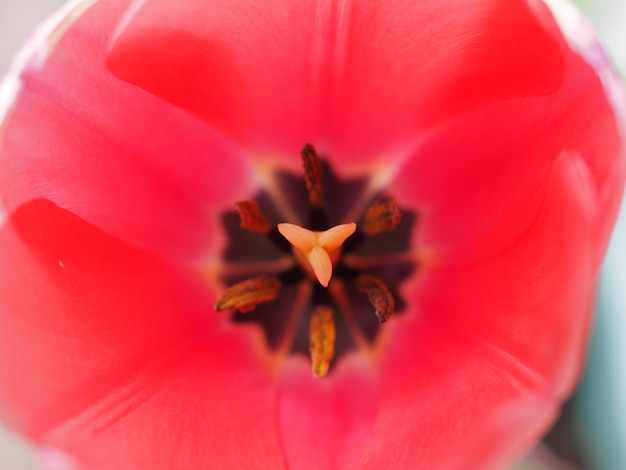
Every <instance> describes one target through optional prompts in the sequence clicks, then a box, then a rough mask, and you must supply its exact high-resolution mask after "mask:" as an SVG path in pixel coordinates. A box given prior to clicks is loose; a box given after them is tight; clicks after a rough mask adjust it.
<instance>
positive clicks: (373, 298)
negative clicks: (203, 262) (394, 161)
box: [215, 144, 417, 377]
mask: <svg viewBox="0 0 626 470" xmlns="http://www.w3.org/2000/svg"><path fill="white" fill-rule="evenodd" d="M301 156H302V163H303V169H304V181H303V178H302V176H296V175H292V174H290V173H286V172H282V171H279V172H277V173H276V175H275V176H276V182H277V186H278V187H279V188H280V192H281V195H282V196H283V197H284V201H285V202H287V203H288V204H289V205H290V209H292V212H293V213H295V214H298V215H300V216H301V217H303V219H302V220H298V221H290V222H286V219H285V215H284V214H282V213H281V210H279V204H277V203H276V201H275V198H272V197H270V196H269V194H268V193H266V192H261V193H259V194H257V195H256V196H255V197H254V198H252V199H247V200H242V201H238V202H237V203H236V204H235V209H236V210H235V211H232V212H228V213H226V214H224V215H223V217H222V221H223V224H224V227H225V229H226V232H227V234H228V246H227V247H226V250H225V251H224V253H223V266H224V269H223V272H222V275H221V281H222V282H223V283H224V284H225V285H227V286H229V287H228V288H227V289H226V290H225V292H224V293H223V294H222V295H221V296H220V298H219V299H218V301H217V304H216V306H215V309H216V310H218V311H222V310H227V311H233V314H232V317H231V318H232V320H233V321H235V322H255V323H258V324H259V325H260V326H261V327H262V328H263V330H264V332H265V337H266V339H267V344H268V347H269V348H270V349H271V350H273V351H276V352H277V353H285V352H288V353H305V354H308V355H309V357H310V359H311V364H312V372H313V375H315V376H316V377H322V376H325V375H326V374H327V373H328V371H329V369H330V366H331V362H333V360H335V361H336V360H337V359H338V358H339V357H340V356H341V355H343V354H345V353H347V352H350V351H352V350H355V349H358V350H361V351H364V352H365V351H367V350H369V349H371V348H372V347H373V345H374V341H375V339H376V334H377V332H378V330H379V328H380V325H381V324H383V323H384V322H386V321H387V320H389V319H390V318H391V316H392V314H394V313H398V312H401V311H402V310H403V309H404V302H403V301H402V299H401V298H400V296H399V292H398V289H399V286H400V284H401V283H402V281H404V280H405V279H406V278H407V277H409V276H410V275H411V274H412V273H413V271H414V270H415V268H416V266H415V262H414V261H413V260H412V257H411V256H410V251H411V247H410V235H411V231H412V229H413V226H414V225H415V222H416V220H417V218H416V216H415V215H414V214H413V213H411V212H409V211H406V210H400V208H399V207H398V204H397V203H396V201H395V198H394V197H393V196H392V195H391V194H389V193H378V194H375V195H374V196H373V197H371V196H369V197H368V191H367V189H368V182H369V181H368V179H367V178H360V179H351V180H345V181H344V180H340V179H339V178H337V177H336V176H335V174H334V172H333V171H332V168H331V167H330V166H329V165H328V164H327V163H326V162H324V161H323V160H321V159H320V158H319V157H318V155H317V153H316V151H315V149H314V147H313V146H312V145H310V144H306V145H305V146H304V148H303V149H302V151H301ZM368 199H369V200H368ZM283 212H284V211H283ZM351 214H356V218H355V221H350V220H346V217H350V215H351ZM292 222H293V223H292ZM295 222H298V223H295Z"/></svg>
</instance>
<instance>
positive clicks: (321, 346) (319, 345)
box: [309, 306, 335, 377]
mask: <svg viewBox="0 0 626 470" xmlns="http://www.w3.org/2000/svg"><path fill="white" fill-rule="evenodd" d="M309 340H310V345H309V353H310V354H311V363H312V364H311V368H312V370H313V375H314V376H315V377H324V376H325V375H326V374H327V373H328V368H329V367H330V361H332V359H333V356H334V355H335V321H334V320H333V311H332V310H331V309H330V308H328V307H325V306H320V307H316V308H315V310H314V311H313V314H312V315H311V321H310V323H309Z"/></svg>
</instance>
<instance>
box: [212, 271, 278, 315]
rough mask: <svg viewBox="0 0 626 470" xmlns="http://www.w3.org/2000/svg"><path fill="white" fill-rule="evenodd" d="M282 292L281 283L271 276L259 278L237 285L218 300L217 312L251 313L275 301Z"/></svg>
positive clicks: (227, 290)
mask: <svg viewBox="0 0 626 470" xmlns="http://www.w3.org/2000/svg"><path fill="white" fill-rule="evenodd" d="M279 290H280V281H279V280H278V279H276V278H273V277H269V276H259V277H255V278H252V279H248V280H246V281H243V282H240V283H238V284H235V285H234V286H231V287H229V288H228V289H226V292H224V293H223V294H222V296H221V297H220V298H219V299H218V300H217V304H216V305H215V310H218V311H221V310H233V309H237V310H239V311H240V312H244V313H245V312H250V311H252V310H254V308H255V307H256V306H257V305H258V304H260V303H263V302H269V301H271V300H274V299H275V298H276V297H277V296H278V291H279Z"/></svg>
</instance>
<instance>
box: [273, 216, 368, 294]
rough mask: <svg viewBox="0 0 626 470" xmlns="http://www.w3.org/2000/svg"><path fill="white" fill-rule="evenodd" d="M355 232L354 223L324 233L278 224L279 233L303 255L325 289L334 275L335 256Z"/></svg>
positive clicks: (338, 226) (292, 225) (297, 226)
mask: <svg viewBox="0 0 626 470" xmlns="http://www.w3.org/2000/svg"><path fill="white" fill-rule="evenodd" d="M355 230H356V224H355V223H354V222H352V223H349V224H341V225H337V226H335V227H332V228H329V229H328V230H326V231H324V232H313V231H311V230H307V229H305V228H302V227H300V226H299V225H294V224H287V223H283V224H278V231H279V232H280V233H281V235H282V236H283V237H285V238H286V239H287V240H288V241H289V243H291V244H292V245H293V246H294V248H296V249H297V250H298V251H299V252H300V253H302V255H303V256H304V258H305V259H306V261H307V262H308V264H309V265H310V267H311V269H312V270H313V274H315V277H316V278H317V280H318V281H319V283H320V284H321V285H323V286H324V287H328V283H329V282H330V278H331V277H332V275H333V254H334V253H335V252H336V251H337V250H338V249H339V248H340V247H341V245H343V242H345V241H346V239H347V238H348V237H349V236H350V235H352V234H353V233H354V231H355Z"/></svg>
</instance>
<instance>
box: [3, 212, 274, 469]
mask: <svg viewBox="0 0 626 470" xmlns="http://www.w3.org/2000/svg"><path fill="white" fill-rule="evenodd" d="M0 250H1V253H0V256H1V258H2V259H3V263H2V264H0V344H2V351H3V353H2V354H1V355H0V376H2V381H0V413H2V416H3V417H4V418H5V419H6V420H7V421H8V422H9V423H10V424H12V425H13V426H15V427H17V428H18V429H20V430H21V431H22V432H26V433H28V434H29V435H30V436H31V437H33V438H35V439H36V440H44V441H45V442H46V443H47V445H53V446H57V447H59V448H61V449H62V450H65V451H69V452H70V453H71V454H72V455H73V457H74V458H76V459H77V460H78V461H79V462H80V463H81V464H82V465H84V468H90V469H91V468H92V469H111V468H120V469H128V470H131V469H133V470H136V469H138V468H202V467H203V466H204V465H206V463H207V462H211V463H212V464H215V465H216V466H217V467H220V468H235V467H240V466H245V464H246V462H249V460H248V459H249V457H250V454H247V453H244V454H242V453H241V452H239V448H240V446H241V445H242V443H245V445H246V448H247V449H248V451H249V452H252V453H254V455H255V456H256V457H258V458H259V459H261V461H263V462H267V464H268V465H269V466H270V467H271V468H280V467H281V466H282V462H283V461H282V452H281V450H280V447H279V444H278V440H277V437H276V434H275V431H274V428H275V426H274V419H273V417H272V415H271V414H270V413H267V410H268V409H270V408H271V407H272V403H273V399H274V396H273V394H272V393H271V390H273V388H274V385H273V383H272V381H271V380H270V376H269V374H268V369H267V367H265V366H264V365H263V364H262V363H261V362H260V361H259V358H260V356H259V354H258V351H257V347H258V341H259V340H260V338H259V337H258V336H256V335H252V334H246V333H244V332H243V331H242V330H239V332H238V333H236V334H234V333H233V332H232V330H231V329H229V328H228V327H226V326H223V325H220V323H221V322H220V321H218V318H219V317H217V316H216V313H215V312H214V311H213V308H212V305H213V302H214V301H215V297H214V296H213V295H212V294H209V293H208V292H207V290H206V288H205V286H204V284H203V283H202V282H200V279H199V278H198V276H196V275H194V274H193V273H191V272H187V271H184V270H181V269H179V268H176V267H174V266H173V265H171V264H169V263H167V262H163V261H160V260H158V259H156V258H154V257H151V256H148V255H145V254H142V253H140V252H138V251H137V250H135V249H133V248H130V247H129V246H127V245H125V244H123V243H121V242H119V241H117V240H115V239H113V238H112V237H110V236H108V235H106V234H104V233H102V232H101V231H99V230H97V229H96V228H94V227H93V226H90V225H88V224H86V223H85V222H83V221H82V220H80V219H78V218H77V217H76V216H74V215H72V214H70V213H68V212H67V211H64V210H62V209H60V208H58V207H57V206H54V205H53V204H52V203H50V202H47V201H33V202H31V203H28V204H26V205H25V206H23V207H22V208H20V209H19V210H18V211H16V213H15V214H14V215H13V217H11V219H10V220H9V221H8V222H7V223H6V224H5V225H4V227H3V229H2V231H0ZM26 284H27V285H28V292H25V291H24V286H25V285H26ZM81 468H83V467H81Z"/></svg>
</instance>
